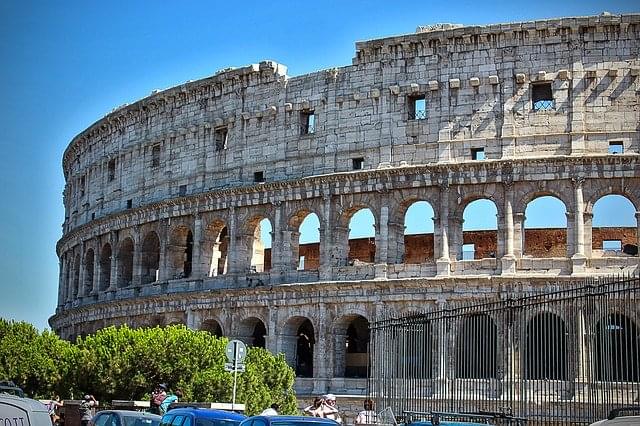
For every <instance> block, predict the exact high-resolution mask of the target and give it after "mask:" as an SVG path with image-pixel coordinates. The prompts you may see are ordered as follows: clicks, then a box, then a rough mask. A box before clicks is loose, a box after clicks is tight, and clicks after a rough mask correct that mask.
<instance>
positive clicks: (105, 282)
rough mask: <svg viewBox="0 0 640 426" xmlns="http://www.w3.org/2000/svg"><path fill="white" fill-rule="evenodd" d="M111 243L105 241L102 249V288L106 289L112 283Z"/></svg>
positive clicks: (100, 286)
mask: <svg viewBox="0 0 640 426" xmlns="http://www.w3.org/2000/svg"><path fill="white" fill-rule="evenodd" d="M111 260H112V250H111V244H109V243H105V244H104V245H103V246H102V250H100V284H99V288H100V290H106V289H108V288H109V286H110V285H111Z"/></svg>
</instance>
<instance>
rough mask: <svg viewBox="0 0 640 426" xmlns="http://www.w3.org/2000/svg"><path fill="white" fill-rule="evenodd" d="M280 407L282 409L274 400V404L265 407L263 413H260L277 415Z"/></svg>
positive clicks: (262, 414)
mask: <svg viewBox="0 0 640 426" xmlns="http://www.w3.org/2000/svg"><path fill="white" fill-rule="evenodd" d="M279 409H280V406H279V405H278V404H276V403H275V402H274V403H273V404H271V407H269V408H266V409H264V410H263V411H262V413H260V415H261V416H277V415H278V410H279Z"/></svg>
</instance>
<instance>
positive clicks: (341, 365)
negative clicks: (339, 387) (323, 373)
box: [332, 333, 347, 377]
mask: <svg viewBox="0 0 640 426" xmlns="http://www.w3.org/2000/svg"><path fill="white" fill-rule="evenodd" d="M346 344H347V335H346V333H341V334H335V335H334V336H333V374H332V376H333V377H345V371H346V367H347V350H346V349H347V348H346Z"/></svg>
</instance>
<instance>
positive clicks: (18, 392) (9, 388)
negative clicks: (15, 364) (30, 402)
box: [0, 380, 24, 398]
mask: <svg viewBox="0 0 640 426" xmlns="http://www.w3.org/2000/svg"><path fill="white" fill-rule="evenodd" d="M0 393H8V394H9V395H15V396H19V397H20V398H24V392H23V391H22V389H20V388H19V387H18V386H16V384H15V383H13V382H11V381H7V380H2V381H0Z"/></svg>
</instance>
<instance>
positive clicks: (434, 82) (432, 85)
mask: <svg viewBox="0 0 640 426" xmlns="http://www.w3.org/2000/svg"><path fill="white" fill-rule="evenodd" d="M428 84H429V90H431V91H434V90H438V80H429V83H428Z"/></svg>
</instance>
